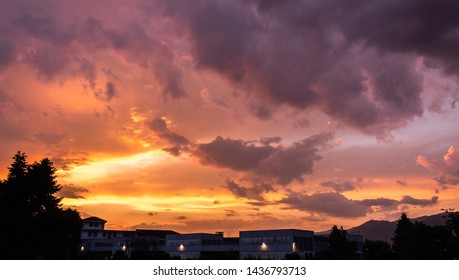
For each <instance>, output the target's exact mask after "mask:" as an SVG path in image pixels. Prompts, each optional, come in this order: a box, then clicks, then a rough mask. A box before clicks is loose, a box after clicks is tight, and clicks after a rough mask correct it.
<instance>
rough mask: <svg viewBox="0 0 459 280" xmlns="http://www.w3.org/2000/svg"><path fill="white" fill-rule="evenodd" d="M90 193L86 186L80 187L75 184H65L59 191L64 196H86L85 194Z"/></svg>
mask: <svg viewBox="0 0 459 280" xmlns="http://www.w3.org/2000/svg"><path fill="white" fill-rule="evenodd" d="M85 193H89V190H88V189H86V188H82V187H78V186H75V185H73V184H69V185H63V186H62V188H61V190H60V191H59V192H58V195H59V196H62V197H64V198H85V197H84V196H83V194H85Z"/></svg>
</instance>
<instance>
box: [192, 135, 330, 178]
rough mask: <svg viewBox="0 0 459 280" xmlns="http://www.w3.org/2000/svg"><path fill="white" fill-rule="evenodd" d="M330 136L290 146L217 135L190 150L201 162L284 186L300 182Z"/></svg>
mask: <svg viewBox="0 0 459 280" xmlns="http://www.w3.org/2000/svg"><path fill="white" fill-rule="evenodd" d="M332 138H333V136H332V135H331V134H328V133H323V134H318V135H314V136H311V137H309V138H306V139H303V140H301V141H298V142H295V143H293V144H292V145H290V146H286V147H283V146H278V147H273V146H270V145H261V146H259V145H255V144H253V143H251V142H244V141H242V140H232V139H228V138H227V139H223V138H222V137H217V138H216V139H215V140H214V141H212V142H210V143H207V144H198V145H196V147H195V151H194V152H193V154H194V156H195V157H197V158H198V159H199V160H200V161H201V163H202V164H204V165H212V166H216V167H220V168H230V169H233V170H236V171H246V172H248V173H250V174H251V175H254V176H258V177H261V178H264V179H266V180H270V181H272V182H273V183H275V184H281V185H287V184H289V183H291V182H292V181H293V180H297V181H299V182H303V178H302V176H303V175H306V174H311V173H312V172H313V166H314V163H315V162H316V161H319V160H320V159H322V157H321V156H319V155H318V152H319V151H320V150H321V149H322V148H323V147H324V146H326V145H327V144H328V142H329V141H330V140H331V139H332Z"/></svg>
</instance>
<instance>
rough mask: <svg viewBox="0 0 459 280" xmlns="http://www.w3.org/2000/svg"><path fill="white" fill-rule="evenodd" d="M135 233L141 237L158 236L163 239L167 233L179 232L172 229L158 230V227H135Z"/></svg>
mask: <svg viewBox="0 0 459 280" xmlns="http://www.w3.org/2000/svg"><path fill="white" fill-rule="evenodd" d="M135 231H136V233H137V236H143V237H148V236H150V237H152V236H155V237H158V238H162V239H165V238H166V235H167V234H180V233H178V232H175V231H173V230H160V229H136V230H135Z"/></svg>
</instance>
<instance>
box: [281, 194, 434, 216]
mask: <svg viewBox="0 0 459 280" xmlns="http://www.w3.org/2000/svg"><path fill="white" fill-rule="evenodd" d="M278 202H279V203H282V204H287V205H288V208H289V209H297V210H301V211H306V212H312V213H322V214H326V215H330V216H334V217H364V216H366V215H367V214H369V213H372V212H373V209H372V207H373V206H379V207H381V209H384V210H394V209H397V207H398V206H399V205H402V204H404V205H413V206H421V207H425V206H432V205H435V204H437V202H438V196H434V197H432V198H431V199H416V198H413V197H411V196H404V197H403V198H402V199H401V200H395V199H389V198H376V199H364V200H352V199H348V198H347V197H345V196H344V195H342V194H340V193H338V192H326V193H313V194H311V195H307V194H302V193H295V192H291V193H289V194H288V196H287V197H284V198H283V199H281V200H279V201H278Z"/></svg>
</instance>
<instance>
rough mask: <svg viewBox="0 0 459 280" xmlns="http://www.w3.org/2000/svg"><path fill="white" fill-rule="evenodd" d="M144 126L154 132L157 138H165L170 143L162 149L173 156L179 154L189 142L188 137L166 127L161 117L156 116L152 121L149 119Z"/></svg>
mask: <svg viewBox="0 0 459 280" xmlns="http://www.w3.org/2000/svg"><path fill="white" fill-rule="evenodd" d="M146 126H147V127H148V128H150V129H151V130H152V131H153V132H155V133H156V135H157V136H158V137H159V138H161V139H163V140H165V141H166V142H167V143H168V144H169V145H170V146H169V147H166V148H164V149H163V150H164V151H166V152H168V153H170V154H172V155H174V156H178V155H180V153H181V152H182V151H183V150H184V149H186V148H187V146H188V145H189V144H190V141H188V139H186V138H185V137H183V136H182V135H180V134H177V133H175V132H172V131H171V130H170V129H169V128H168V127H167V123H166V121H165V120H163V119H162V118H156V119H154V120H152V121H149V122H147V123H146Z"/></svg>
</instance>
